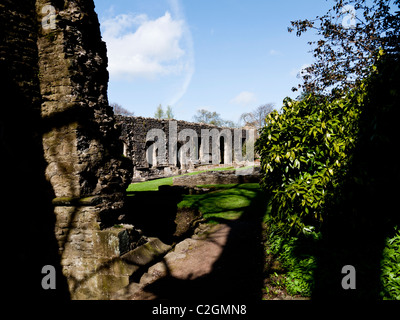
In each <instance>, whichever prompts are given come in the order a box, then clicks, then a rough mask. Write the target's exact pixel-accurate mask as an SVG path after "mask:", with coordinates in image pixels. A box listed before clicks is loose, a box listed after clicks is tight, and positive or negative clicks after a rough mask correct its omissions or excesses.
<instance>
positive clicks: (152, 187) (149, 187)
mask: <svg viewBox="0 0 400 320" xmlns="http://www.w3.org/2000/svg"><path fill="white" fill-rule="evenodd" d="M248 168H250V167H243V168H240V169H237V170H245V169H248ZM233 169H234V167H224V168H215V169H210V170H202V171H196V172H190V173H186V174H183V175H180V176H175V177H169V178H161V179H156V180H149V181H144V182H138V183H132V184H130V185H129V186H128V189H127V190H126V191H127V192H140V191H157V190H158V187H160V186H172V183H173V181H172V179H173V178H176V177H181V176H191V175H195V174H199V173H202V172H207V171H225V170H233Z"/></svg>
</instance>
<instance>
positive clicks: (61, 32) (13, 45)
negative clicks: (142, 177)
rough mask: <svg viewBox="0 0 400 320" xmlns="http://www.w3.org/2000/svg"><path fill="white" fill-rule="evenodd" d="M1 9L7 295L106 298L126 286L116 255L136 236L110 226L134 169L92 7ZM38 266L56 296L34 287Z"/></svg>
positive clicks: (5, 4) (125, 269) (10, 5)
mask: <svg viewBox="0 0 400 320" xmlns="http://www.w3.org/2000/svg"><path fill="white" fill-rule="evenodd" d="M45 8H47V9H48V10H47V9H45ZM49 8H50V9H51V10H50V9H49ZM0 9H1V10H0V32H1V34H0V36H1V37H0V40H1V42H0V54H1V55H0V67H1V73H0V79H1V86H0V87H1V90H2V92H1V93H2V95H1V96H2V110H1V118H0V143H1V152H2V156H1V170H2V172H3V174H2V182H3V183H4V189H6V190H7V191H6V192H5V199H6V201H7V203H9V204H10V205H13V209H12V210H10V212H9V214H6V216H7V217H5V222H6V225H9V226H12V225H14V226H18V235H17V236H16V237H15V239H13V240H12V241H11V243H10V246H9V250H7V251H6V256H7V259H9V260H10V261H14V259H16V260H17V261H16V262H15V263H12V264H10V265H13V267H12V269H13V270H15V271H16V272H17V276H16V278H17V279H18V280H20V281H15V278H13V279H14V285H13V286H14V288H15V291H16V292H15V295H16V296H17V297H18V294H24V295H25V296H26V293H27V292H28V293H31V294H32V297H40V296H43V295H44V296H45V297H46V298H47V297H48V296H50V297H51V296H54V297H55V296H57V297H59V296H60V295H61V293H63V297H68V296H70V297H71V298H73V299H107V298H108V297H109V296H110V293H111V292H112V291H113V290H117V289H118V288H121V287H122V286H124V285H126V284H127V283H128V281H129V274H130V272H131V270H129V266H128V265H126V264H124V262H123V261H122V260H121V255H123V254H124V253H125V251H126V248H129V249H133V248H134V247H135V243H136V242H139V241H140V236H137V235H135V231H134V229H133V228H132V226H123V227H121V228H118V230H115V228H113V227H112V226H113V225H114V224H116V223H118V222H119V219H118V217H119V216H120V215H121V213H122V212H123V209H124V196H125V189H126V187H127V185H128V183H129V182H130V180H131V177H130V173H131V171H132V170H131V168H130V166H131V163H130V161H126V159H124V158H123V157H122V156H121V154H120V153H119V149H120V146H119V143H120V142H119V140H118V138H119V135H120V134H119V132H118V131H117V130H116V126H115V121H114V116H113V112H112V109H111V108H110V107H109V105H108V99H107V82H108V72H107V69H106V68H107V57H106V46H105V43H104V42H103V41H102V40H101V35H100V28H99V22H98V18H97V15H96V13H95V11H94V4H93V1H91V0H71V1H63V0H53V1H48V0H46V1H45V0H36V1H34V0H26V1H11V0H1V2H0ZM47 17H50V18H51V19H52V20H51V21H53V22H54V25H52V24H50V22H51V21H50V20H49V21H48V19H47ZM50 18H49V19H50ZM126 239H128V240H126ZM45 265H51V266H53V267H55V268H56V270H57V290H54V291H53V290H48V291H45V290H44V289H43V288H42V287H41V285H40V284H41V278H42V277H43V276H44V275H43V274H42V273H41V269H42V267H44V266H45ZM64 280H66V281H64ZM30 288H33V289H32V292H30V291H29V289H30ZM62 288H64V289H65V290H63V289H62ZM37 293H39V295H37ZM32 297H30V298H32Z"/></svg>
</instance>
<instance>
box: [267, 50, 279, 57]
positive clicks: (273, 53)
mask: <svg viewBox="0 0 400 320" xmlns="http://www.w3.org/2000/svg"><path fill="white" fill-rule="evenodd" d="M269 54H270V55H271V56H277V55H279V54H280V52H279V51H278V50H274V49H271V50H269Z"/></svg>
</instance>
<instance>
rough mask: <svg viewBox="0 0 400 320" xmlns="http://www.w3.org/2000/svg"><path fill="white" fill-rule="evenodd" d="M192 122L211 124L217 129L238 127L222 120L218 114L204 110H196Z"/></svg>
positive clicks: (231, 122)
mask: <svg viewBox="0 0 400 320" xmlns="http://www.w3.org/2000/svg"><path fill="white" fill-rule="evenodd" d="M193 120H194V121H195V122H199V123H206V124H211V125H214V126H217V127H229V128H236V127H238V126H237V124H235V123H234V122H233V121H231V120H224V119H222V118H221V115H220V114H219V113H217V112H215V111H214V112H211V111H208V110H205V109H200V110H197V114H196V115H194V116H193Z"/></svg>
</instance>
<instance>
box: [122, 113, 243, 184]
mask: <svg viewBox="0 0 400 320" xmlns="http://www.w3.org/2000/svg"><path fill="white" fill-rule="evenodd" d="M116 120H117V123H118V125H119V126H120V128H121V137H120V139H121V141H122V145H121V150H120V152H121V153H123V154H124V156H125V157H127V158H129V159H130V160H131V161H132V164H133V179H134V181H140V180H143V179H152V178H160V177H167V176H173V175H178V174H182V173H185V172H187V171H194V170H196V169H198V170H201V169H204V168H205V167H210V166H213V167H217V166H237V165H239V164H240V163H242V162H243V159H238V158H237V157H235V155H234V140H235V138H236V136H235V130H234V129H231V128H219V127H216V126H213V125H207V124H202V123H192V122H187V121H176V120H159V119H154V118H144V117H125V116H116ZM155 130H159V131H161V132H162V133H163V135H164V139H160V137H159V136H157V138H154V136H153V135H152V134H149V133H150V132H151V131H153V132H154V133H155V134H156V135H158V133H157V132H156V131H155ZM185 130H186V131H185ZM187 130H192V132H194V133H195V134H196V138H195V141H194V145H195V149H196V150H195V152H193V153H192V152H191V151H192V150H188V148H186V145H187V143H188V142H189V141H190V138H189V137H188V136H187V134H186V133H187ZM185 132H186V133H185ZM238 133H240V134H241V136H240V137H237V139H240V151H241V150H242V146H243V144H244V143H245V141H246V138H248V136H247V134H248V133H247V131H246V130H241V129H236V134H238ZM212 134H215V137H212ZM214 138H215V140H214V142H215V143H214V144H213V143H212V142H213V139H214ZM161 140H163V142H162V146H161V149H162V148H163V150H161V151H162V152H160V150H159V149H160V147H159V144H160V141H161ZM171 141H175V144H174V146H172V145H171ZM183 152H185V153H186V159H187V161H184V160H182V159H183V157H182V154H183Z"/></svg>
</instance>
